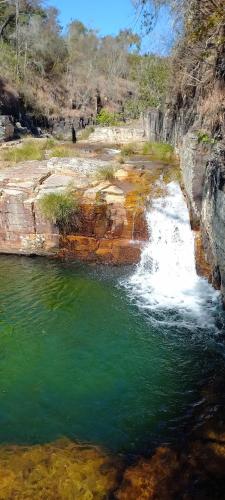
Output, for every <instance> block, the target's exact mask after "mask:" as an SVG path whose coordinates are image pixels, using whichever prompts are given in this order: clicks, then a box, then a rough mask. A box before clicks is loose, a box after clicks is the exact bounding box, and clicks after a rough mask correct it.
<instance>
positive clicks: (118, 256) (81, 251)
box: [60, 235, 141, 265]
mask: <svg viewBox="0 0 225 500" xmlns="http://www.w3.org/2000/svg"><path fill="white" fill-rule="evenodd" d="M60 243H61V251H60V256H61V257H66V258H69V259H77V260H81V261H89V262H100V263H105V264H124V265H125V264H134V263H136V262H138V261H139V259H140V252H141V245H140V243H139V242H134V241H131V240H124V239H112V238H111V239H100V240H97V239H96V238H92V237H85V236H77V235H69V236H63V237H61V242H60Z"/></svg>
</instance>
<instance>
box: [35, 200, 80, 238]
mask: <svg viewBox="0 0 225 500" xmlns="http://www.w3.org/2000/svg"><path fill="white" fill-rule="evenodd" d="M39 206H40V209H41V212H42V214H43V216H44V217H46V219H48V220H49V221H50V222H52V223H53V224H57V225H58V226H59V227H60V229H62V230H63V229H66V228H68V227H69V226H70V225H73V222H74V221H73V217H74V216H75V215H76V214H77V213H78V211H79V203H78V199H77V197H76V195H75V194H74V193H73V192H72V191H69V190H68V191H66V192H64V193H49V194H46V195H44V196H43V197H42V198H41V199H40V200H39Z"/></svg>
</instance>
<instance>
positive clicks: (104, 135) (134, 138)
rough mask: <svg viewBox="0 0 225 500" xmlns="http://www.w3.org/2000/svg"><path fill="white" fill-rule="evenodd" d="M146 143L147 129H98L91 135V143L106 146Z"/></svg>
mask: <svg viewBox="0 0 225 500" xmlns="http://www.w3.org/2000/svg"><path fill="white" fill-rule="evenodd" d="M144 141H146V135H145V129H144V127H143V126H140V127H128V126H124V127H96V129H95V131H94V132H93V133H92V134H91V135H90V137H89V142H94V143H95V142H103V143H106V144H129V143H131V142H144Z"/></svg>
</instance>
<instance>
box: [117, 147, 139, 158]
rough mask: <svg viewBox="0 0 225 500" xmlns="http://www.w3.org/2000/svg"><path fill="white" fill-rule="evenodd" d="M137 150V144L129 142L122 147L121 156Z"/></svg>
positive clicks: (129, 154)
mask: <svg viewBox="0 0 225 500" xmlns="http://www.w3.org/2000/svg"><path fill="white" fill-rule="evenodd" d="M136 152H137V146H136V145H135V144H127V145H126V146H123V147H122V149H121V156H122V157H123V156H131V155H134V154H135V153H136Z"/></svg>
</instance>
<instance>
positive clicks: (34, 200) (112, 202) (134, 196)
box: [0, 158, 147, 264]
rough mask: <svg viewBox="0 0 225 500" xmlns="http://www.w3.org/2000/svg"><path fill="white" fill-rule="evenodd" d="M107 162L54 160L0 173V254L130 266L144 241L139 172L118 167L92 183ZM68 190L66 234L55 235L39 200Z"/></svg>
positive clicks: (29, 164) (143, 203)
mask: <svg viewBox="0 0 225 500" xmlns="http://www.w3.org/2000/svg"><path fill="white" fill-rule="evenodd" d="M106 165H107V163H105V162H104V161H101V160H93V159H81V158H73V159H71V158H70V159H67V158H65V159H57V158H53V159H51V160H49V161H47V160H46V161H42V162H39V161H32V162H26V163H24V164H19V165H18V166H16V167H12V168H10V169H7V170H3V171H2V172H1V174H0V252H2V253H17V254H26V255H32V254H34V255H52V256H53V255H59V256H61V257H66V258H72V259H78V260H82V261H89V262H104V263H112V264H131V263H134V262H137V261H138V260H139V257H140V251H141V246H142V244H143V241H144V240H145V239H146V238H147V226H146V221H145V197H143V195H142V194H141V190H140V186H141V183H142V179H143V172H142V171H140V173H139V172H138V171H132V169H130V168H126V167H125V168H123V169H120V168H118V169H117V171H116V173H115V178H113V179H112V180H110V181H107V180H104V181H100V180H98V176H99V175H101V174H100V172H101V169H102V168H105V166H106ZM68 189H70V190H71V189H72V190H73V193H74V196H76V197H77V198H78V199H79V210H78V214H76V220H74V221H71V229H70V230H68V228H67V230H66V231H61V233H60V229H59V227H58V226H57V225H55V224H52V223H51V222H49V221H48V220H47V219H46V218H45V217H44V216H43V213H42V212H41V208H40V199H41V198H42V197H43V196H45V195H46V194H49V193H61V192H65V191H67V190H68Z"/></svg>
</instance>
